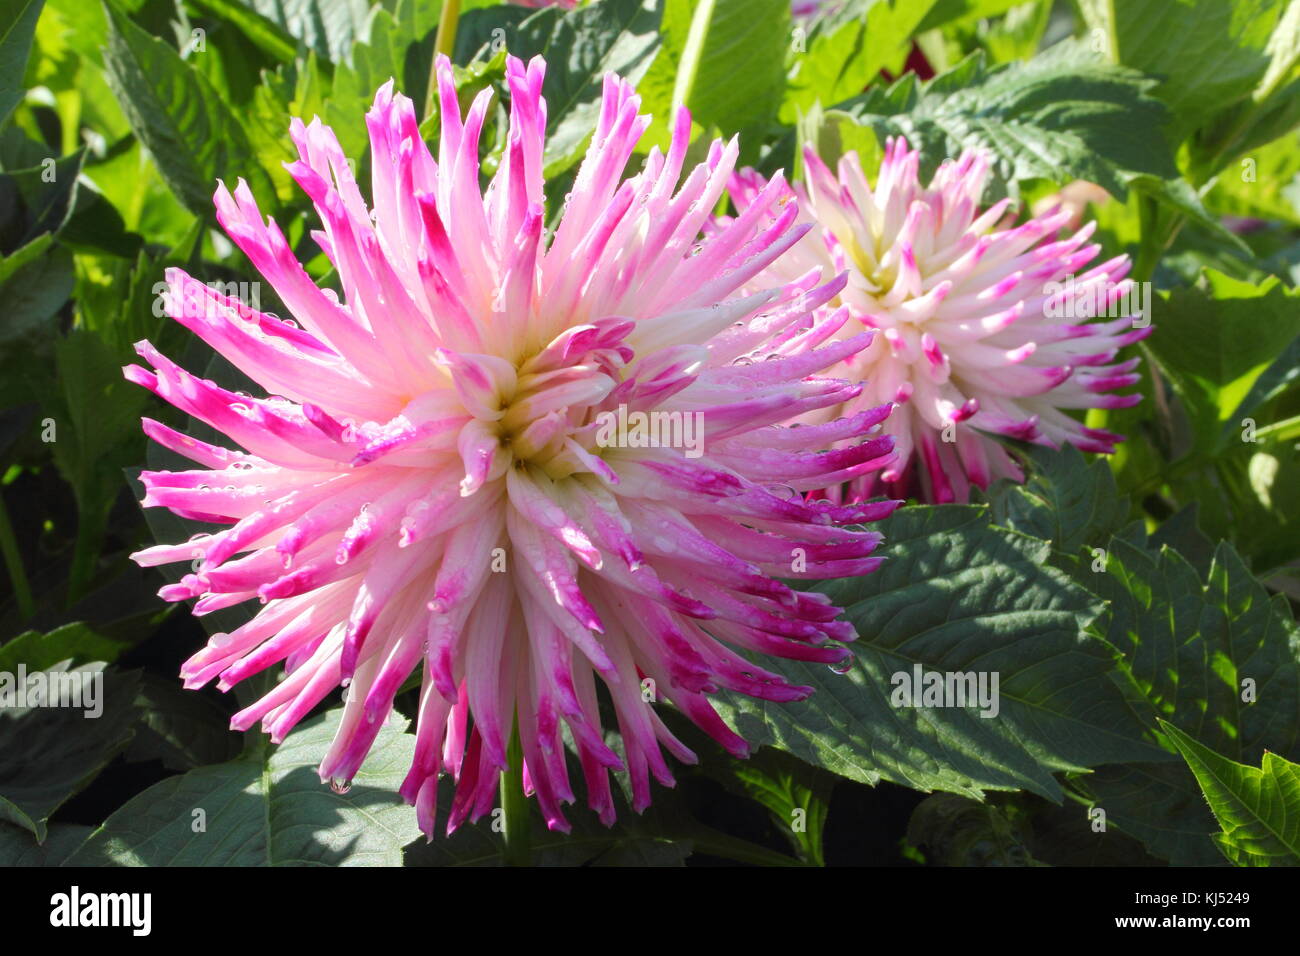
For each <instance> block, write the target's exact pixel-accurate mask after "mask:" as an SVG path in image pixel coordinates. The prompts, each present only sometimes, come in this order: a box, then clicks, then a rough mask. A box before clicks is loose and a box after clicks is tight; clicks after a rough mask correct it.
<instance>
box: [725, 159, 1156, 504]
mask: <svg viewBox="0 0 1300 956" xmlns="http://www.w3.org/2000/svg"><path fill="white" fill-rule="evenodd" d="M804 159H805V164H806V169H807V184H806V185H804V184H800V185H797V186H795V187H794V190H793V191H794V193H795V194H796V195H797V196H798V198H799V206H800V216H801V218H802V219H803V220H804V221H805V222H806V223H809V224H816V225H817V226H818V227H819V228H818V229H817V230H816V231H813V232H810V233H809V234H808V235H807V236H806V237H805V238H804V239H803V240H801V241H800V242H799V243H798V244H796V245H795V247H794V248H793V249H791V251H790V252H789V253H787V254H786V255H784V256H782V257H781V258H780V259H779V260H777V261H776V262H775V263H774V264H773V265H772V266H771V267H770V268H769V269H768V270H767V271H766V272H765V273H764V274H763V275H762V276H761V277H760V279H759V285H762V284H765V283H766V284H775V283H779V282H783V281H788V280H789V279H790V278H791V277H793V276H795V275H798V274H802V273H806V272H807V271H808V270H809V269H816V268H819V269H821V270H822V273H823V275H826V276H830V275H833V274H835V273H838V272H841V271H842V270H848V273H849V280H848V285H847V287H846V288H845V289H844V291H843V292H841V293H840V295H839V297H838V298H836V299H833V300H831V301H830V302H828V303H826V305H825V306H823V307H822V308H823V309H824V310H827V311H829V310H832V309H835V308H837V307H840V306H847V307H848V308H849V310H850V313H851V316H852V319H851V320H850V321H849V322H848V323H846V324H845V326H844V329H843V330H842V332H841V333H840V334H841V335H852V334H855V333H856V332H859V331H861V330H863V329H875V330H878V331H879V332H880V335H879V336H878V337H877V338H876V339H875V340H873V341H872V343H871V344H870V345H869V346H868V347H867V348H865V349H863V350H862V351H860V352H856V353H854V354H853V355H851V356H850V357H849V358H847V359H846V360H845V362H844V364H843V365H842V366H841V367H839V368H838V369H835V370H833V373H834V374H837V375H841V376H844V377H846V378H849V379H851V380H852V381H856V382H862V383H863V386H864V387H863V390H862V393H861V394H860V395H858V396H856V397H854V398H853V399H851V400H849V401H847V402H845V403H844V404H843V405H841V406H839V407H837V408H833V409H831V408H828V409H821V410H818V411H817V412H814V413H809V414H808V415H806V416H805V420H806V421H809V422H819V421H822V420H825V419H826V418H827V417H832V418H833V417H834V416H836V415H843V414H852V413H853V412H854V411H856V410H857V409H859V408H866V407H871V406H873V405H876V404H879V403H881V402H896V403H898V408H897V409H896V410H895V411H894V413H893V414H892V415H891V416H890V417H889V421H888V423H887V424H886V425H885V428H886V430H887V431H888V432H889V433H891V434H893V435H894V437H895V438H896V439H897V444H896V448H897V455H898V457H897V460H896V461H895V463H894V464H893V465H891V466H890V467H889V468H888V469H885V470H883V471H881V472H879V473H878V474H864V475H861V476H858V477H857V478H855V479H854V480H852V481H850V482H848V483H847V484H846V485H845V486H844V487H843V488H827V489H826V490H825V493H826V494H827V495H829V496H830V497H832V498H834V499H835V500H850V501H855V500H862V499H864V498H867V497H869V496H871V495H873V494H879V493H881V492H882V491H883V492H885V493H888V494H890V495H893V496H903V497H906V496H908V495H912V496H916V497H919V498H921V499H923V500H929V501H939V502H944V501H965V500H967V499H968V498H969V494H970V489H971V486H972V485H975V486H978V487H980V488H984V487H986V486H987V485H988V484H989V482H990V481H992V480H994V479H996V478H1001V477H1006V478H1012V479H1015V480H1017V481H1019V480H1023V475H1022V474H1021V473H1020V470H1019V468H1018V467H1017V466H1016V464H1015V462H1014V461H1013V460H1012V459H1011V457H1010V456H1009V455H1008V454H1007V452H1006V451H1005V449H1004V448H1003V447H1002V446H1001V445H999V444H998V442H997V441H996V440H994V439H993V438H991V437H989V436H990V434H1000V435H1008V436H1011V437H1014V438H1018V439H1021V440H1024V441H1029V442H1035V443H1037V444H1042V445H1049V446H1053V447H1059V446H1060V445H1061V444H1062V443H1064V442H1069V443H1071V444H1074V445H1077V446H1078V447H1079V448H1081V449H1083V450H1085V451H1094V452H1105V453H1109V452H1112V451H1114V448H1115V443H1116V442H1119V441H1122V440H1123V438H1122V436H1120V435H1116V434H1114V433H1113V432H1109V431H1104V430H1101V429H1094V428H1087V427H1085V426H1084V425H1083V424H1082V423H1080V422H1079V421H1078V420H1076V419H1075V418H1072V417H1071V416H1069V415H1067V414H1065V412H1064V411H1063V409H1079V408H1122V407H1126V406H1130V405H1133V404H1136V403H1137V402H1138V401H1139V400H1140V399H1141V396H1140V395H1136V394H1127V395H1115V394H1109V393H1111V392H1112V391H1113V390H1115V389H1119V388H1126V387H1128V386H1130V385H1133V384H1134V383H1136V382H1137V381H1138V379H1139V377H1140V376H1139V375H1137V374H1136V373H1135V372H1134V369H1135V368H1136V367H1137V364H1138V359H1136V358H1133V359H1129V360H1126V361H1116V357H1117V354H1118V352H1119V350H1120V349H1121V348H1122V347H1123V346H1125V345H1128V344H1130V343H1133V342H1136V341H1137V340H1138V339H1141V338H1143V337H1144V336H1146V335H1147V334H1148V333H1149V332H1150V331H1151V330H1150V328H1149V327H1140V328H1139V327H1136V326H1137V325H1139V324H1142V325H1145V323H1135V322H1134V321H1133V319H1132V318H1131V317H1130V316H1131V315H1132V311H1131V303H1132V300H1133V299H1134V297H1135V292H1136V287H1135V286H1134V283H1133V282H1132V281H1131V280H1127V279H1125V278H1124V277H1125V275H1126V274H1127V273H1128V270H1129V260H1128V258H1127V257H1126V256H1117V257H1116V258H1114V259H1110V260H1108V261H1106V262H1103V263H1101V264H1100V265H1096V266H1093V267H1092V268H1091V269H1088V270H1087V271H1086V272H1085V271H1082V270H1084V269H1085V268H1086V267H1087V264H1088V263H1089V262H1091V261H1092V260H1093V259H1094V258H1095V257H1096V256H1097V253H1098V252H1099V251H1100V249H1101V247H1100V246H1099V245H1096V244H1091V245H1086V244H1085V243H1087V241H1088V238H1089V237H1090V236H1091V235H1092V232H1093V229H1094V228H1095V223H1089V224H1087V225H1086V226H1084V227H1083V228H1082V229H1079V230H1078V231H1076V232H1074V234H1073V235H1070V236H1067V237H1065V238H1057V232H1058V230H1060V229H1061V228H1062V227H1063V226H1065V225H1066V224H1067V223H1069V222H1070V220H1071V216H1072V215H1073V214H1072V213H1071V211H1070V210H1069V209H1064V208H1057V209H1055V210H1052V211H1049V212H1047V213H1045V214H1043V215H1040V216H1036V217H1034V218H1031V219H1029V220H1028V221H1026V222H1025V223H1023V224H1021V225H1018V226H1014V227H1010V226H1008V227H1005V228H1004V226H1003V219H1004V217H1005V216H1006V214H1007V207H1008V205H1009V203H1010V200H1007V199H1004V200H1002V201H1000V202H997V203H995V204H994V205H993V206H991V207H990V208H988V209H986V210H983V211H982V212H981V211H980V209H979V199H980V195H981V193H982V192H983V189H984V182H985V179H986V177H987V175H988V171H989V158H988V157H987V155H985V154H984V153H982V152H979V151H967V152H965V153H963V154H962V156H961V157H960V158H959V159H957V160H956V161H953V160H946V161H944V163H943V164H942V165H940V167H939V169H938V170H937V171H936V173H935V175H934V178H933V179H932V180H931V182H930V185H929V186H928V187H925V186H922V185H921V183H920V180H919V161H920V159H919V155H918V153H917V152H916V151H914V150H911V149H909V148H908V145H907V143H906V141H904V140H903V139H901V138H899V139H891V140H889V142H888V143H887V145H886V148H885V155H884V160H883V162H882V163H881V166H880V174H879V176H878V177H877V179H876V185H875V188H874V189H872V188H871V187H870V186H869V185H868V184H867V180H866V177H865V176H864V175H863V172H862V167H861V164H860V162H859V159H858V156H857V154H856V153H854V152H849V153H846V154H845V155H844V156H843V157H842V158H841V160H840V161H839V168H838V178H837V177H836V175H835V174H833V173H832V172H831V171H830V170H829V169H828V168H827V166H826V164H825V163H823V162H822V161H821V159H820V158H819V157H818V156H817V154H816V153H815V152H814V151H813V150H812V149H811V148H805V150H804ZM770 188H771V184H770V183H767V182H766V181H765V180H764V179H763V177H762V176H760V175H759V174H757V173H755V172H754V171H752V170H744V171H741V172H739V173H737V174H736V176H735V177H733V180H732V182H731V184H730V193H731V197H732V201H733V203H734V205H735V206H736V208H737V209H738V210H742V213H741V214H742V215H744V214H745V213H744V212H743V211H745V210H747V209H748V208H749V207H750V206H751V205H752V203H754V202H755V201H756V200H757V197H759V196H760V195H765V190H767V189H770ZM726 221H727V220H725V219H724V220H722V222H723V223H725V222H726ZM1107 314H1109V315H1111V316H1113V317H1112V318H1111V319H1109V320H1104V321H1090V319H1092V318H1094V317H1097V316H1101V315H1107Z"/></svg>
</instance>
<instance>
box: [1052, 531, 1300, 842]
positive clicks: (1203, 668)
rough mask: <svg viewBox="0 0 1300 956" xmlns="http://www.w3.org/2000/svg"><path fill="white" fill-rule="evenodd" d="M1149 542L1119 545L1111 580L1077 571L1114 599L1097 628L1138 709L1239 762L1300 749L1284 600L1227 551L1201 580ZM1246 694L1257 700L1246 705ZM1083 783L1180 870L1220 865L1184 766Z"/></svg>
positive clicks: (1292, 639) (1109, 564) (1296, 637)
mask: <svg viewBox="0 0 1300 956" xmlns="http://www.w3.org/2000/svg"><path fill="white" fill-rule="evenodd" d="M1145 545H1146V542H1145V541H1143V540H1141V537H1140V536H1139V537H1138V538H1137V539H1136V540H1132V541H1129V540H1124V539H1123V538H1113V539H1112V540H1111V542H1110V546H1109V548H1108V552H1107V560H1106V571H1105V573H1090V572H1089V570H1087V569H1086V568H1084V567H1081V568H1080V569H1079V571H1078V573H1077V577H1078V579H1079V580H1082V581H1085V582H1086V583H1087V584H1088V585H1089V587H1090V588H1091V589H1092V590H1094V591H1095V592H1096V593H1097V594H1098V595H1099V596H1101V597H1102V598H1105V599H1106V601H1107V606H1108V612H1109V615H1108V617H1107V618H1105V619H1103V620H1101V621H1099V622H1098V623H1097V625H1096V627H1097V631H1098V633H1099V634H1104V635H1105V636H1106V639H1107V640H1108V641H1109V642H1110V643H1112V644H1113V645H1115V646H1116V647H1117V648H1118V649H1119V650H1120V651H1121V652H1122V653H1123V655H1124V664H1123V670H1124V674H1125V676H1126V678H1127V680H1128V682H1129V683H1130V684H1131V687H1132V691H1131V697H1132V699H1133V700H1134V702H1135V706H1137V707H1138V708H1139V710H1140V711H1142V712H1143V713H1145V714H1146V716H1147V719H1148V720H1149V721H1150V722H1151V726H1152V728H1153V729H1154V728H1155V726H1156V725H1155V719H1156V718H1157V717H1158V718H1162V719H1165V720H1169V721H1172V722H1174V723H1176V724H1178V725H1179V726H1180V727H1183V728H1185V729H1186V730H1188V731H1189V732H1191V733H1193V734H1195V735H1196V737H1197V738H1198V739H1200V740H1201V741H1203V742H1205V743H1206V744H1207V745H1208V746H1211V747H1214V748H1215V749H1217V750H1219V751H1220V752H1223V753H1226V754H1228V755H1229V756H1231V757H1233V758H1234V759H1250V760H1253V759H1257V758H1258V755H1259V754H1260V753H1261V752H1262V751H1263V749H1264V748H1266V747H1267V748H1269V749H1271V750H1274V751H1277V752H1280V753H1284V754H1291V753H1295V752H1296V751H1297V744H1298V734H1300V728H1297V726H1296V720H1295V715H1296V713H1297V712H1298V711H1300V663H1298V662H1300V632H1297V630H1296V627H1295V624H1294V622H1293V621H1292V620H1291V615H1290V612H1289V610H1288V609H1287V606H1286V603H1285V600H1284V599H1283V598H1280V597H1278V598H1274V599H1272V600H1270V598H1269V596H1268V593H1267V592H1266V591H1265V590H1264V588H1263V587H1262V586H1261V585H1260V584H1259V582H1258V581H1256V580H1255V579H1254V578H1253V577H1251V575H1250V573H1249V572H1248V571H1247V570H1246V568H1245V566H1244V565H1243V564H1242V562H1241V559H1240V558H1239V557H1238V556H1237V554H1236V552H1235V551H1233V549H1232V548H1231V547H1230V546H1228V545H1227V544H1224V543H1221V544H1220V545H1219V546H1218V548H1217V549H1216V551H1215V554H1214V558H1213V562H1212V564H1211V567H1210V570H1209V573H1208V575H1205V576H1202V575H1201V574H1199V573H1198V572H1197V571H1196V570H1195V569H1194V568H1193V567H1192V566H1191V565H1190V564H1188V563H1187V561H1185V560H1184V559H1183V558H1182V557H1181V556H1180V555H1178V554H1177V553H1175V552H1173V551H1171V550H1170V549H1169V548H1167V547H1166V548H1163V549H1162V550H1160V551H1159V552H1156V551H1153V550H1150V549H1148V548H1147V547H1146V546H1145ZM1246 679H1249V680H1250V682H1251V683H1250V684H1249V685H1247V684H1245V683H1243V682H1244V681H1245V680H1246ZM1247 687H1249V688H1250V692H1251V695H1252V697H1251V700H1243V696H1246V694H1245V691H1246V689H1247ZM1139 701H1145V704H1142V703H1139ZM1078 783H1079V786H1080V787H1081V789H1082V790H1083V791H1084V792H1086V793H1088V794H1089V795H1091V797H1092V798H1093V800H1094V801H1095V803H1096V805H1098V806H1100V807H1102V808H1103V809H1105V810H1106V813H1107V815H1108V818H1109V819H1110V820H1111V821H1113V822H1114V823H1115V824H1116V825H1117V826H1119V827H1120V828H1121V829H1124V830H1127V831H1128V832H1129V833H1131V834H1133V835H1134V836H1136V837H1138V838H1139V839H1141V840H1142V841H1143V842H1144V843H1146V844H1147V847H1148V848H1149V849H1150V850H1151V852H1152V853H1154V854H1156V855H1157V856H1160V857H1163V858H1165V859H1168V860H1169V861H1170V862H1172V863H1174V864H1176V865H1206V864H1209V863H1213V862H1215V860H1216V859H1217V857H1216V855H1215V854H1214V851H1213V849H1212V847H1211V846H1210V844H1209V841H1207V840H1205V838H1204V834H1205V833H1206V832H1208V831H1207V829H1206V826H1207V823H1208V817H1207V814H1206V812H1205V807H1204V805H1203V804H1202V803H1201V802H1200V801H1199V799H1197V798H1196V787H1195V783H1194V781H1193V780H1192V779H1191V777H1190V775H1188V774H1187V773H1186V772H1185V771H1184V770H1182V768H1176V769H1170V767H1169V766H1168V765H1167V764H1162V765H1157V764H1146V763H1136V764H1133V765H1131V766H1127V767H1116V768H1103V769H1102V770H1100V771H1099V772H1098V773H1096V774H1094V775H1092V776H1091V777H1089V778H1087V779H1084V780H1080V781H1079V782H1078Z"/></svg>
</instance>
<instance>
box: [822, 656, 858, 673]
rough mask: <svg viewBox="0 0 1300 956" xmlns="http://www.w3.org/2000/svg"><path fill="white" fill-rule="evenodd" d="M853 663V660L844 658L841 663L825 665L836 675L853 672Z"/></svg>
mask: <svg viewBox="0 0 1300 956" xmlns="http://www.w3.org/2000/svg"><path fill="white" fill-rule="evenodd" d="M853 663H854V660H853V658H852V657H846V658H844V660H842V661H836V662H835V663H834V664H827V665H826V666H827V667H829V668H830V669H831V670H833V671H834V672H835V673H837V674H847V673H848V672H849V671H851V670H853Z"/></svg>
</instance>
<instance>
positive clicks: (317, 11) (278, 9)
mask: <svg viewBox="0 0 1300 956" xmlns="http://www.w3.org/2000/svg"><path fill="white" fill-rule="evenodd" d="M243 2H244V3H245V4H246V5H247V6H249V7H250V8H252V9H253V10H255V11H256V12H257V13H259V14H261V15H262V16H263V17H265V18H266V19H267V20H269V21H271V22H272V23H274V24H275V25H276V26H278V27H280V28H281V29H282V30H284V31H285V32H286V33H288V34H289V35H290V36H292V37H294V38H295V39H297V40H299V41H301V42H302V43H303V45H304V46H306V47H307V48H308V49H309V50H311V51H312V52H314V53H315V54H316V55H317V56H319V57H323V58H324V59H326V60H328V61H329V62H331V63H344V62H347V61H348V58H349V54H350V53H351V50H352V46H353V44H354V43H356V42H357V41H359V40H365V39H366V37H367V35H368V31H369V27H370V16H371V13H372V11H373V10H374V9H375V7H374V6H373V5H372V4H371V3H370V0H243Z"/></svg>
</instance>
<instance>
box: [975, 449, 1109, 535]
mask: <svg viewBox="0 0 1300 956" xmlns="http://www.w3.org/2000/svg"><path fill="white" fill-rule="evenodd" d="M1017 451H1020V452H1021V453H1022V454H1023V455H1025V456H1026V457H1027V458H1028V459H1029V460H1030V462H1032V465H1033V469H1032V473H1031V475H1030V477H1029V480H1028V481H1027V482H1025V483H1024V484H1018V483H1015V482H1007V483H1005V484H1003V485H1002V486H1001V487H1000V488H995V489H993V490H992V492H991V499H992V505H993V517H994V521H996V522H997V523H998V524H1000V525H1003V526H1004V527H1007V528H1011V529H1012V530H1015V531H1020V532H1023V533H1024V534H1028V535H1033V536H1035V537H1038V538H1046V539H1048V540H1049V541H1051V542H1052V543H1053V545H1054V546H1055V548H1056V550H1058V551H1064V552H1066V553H1067V554H1077V553H1078V551H1079V549H1080V548H1081V547H1083V545H1085V544H1093V545H1095V546H1097V547H1100V546H1102V545H1104V544H1105V543H1106V541H1107V540H1108V539H1109V538H1110V536H1111V534H1113V533H1114V532H1116V531H1118V530H1119V529H1120V528H1121V527H1122V526H1123V525H1124V523H1125V519H1126V518H1127V516H1128V512H1129V507H1128V501H1127V500H1126V499H1124V498H1123V497H1121V496H1120V494H1119V492H1118V491H1117V490H1116V488H1115V476H1114V474H1113V473H1112V472H1111V470H1110V466H1109V465H1108V464H1107V463H1106V461H1105V460H1104V459H1102V458H1094V459H1093V460H1092V461H1088V460H1087V459H1085V458H1084V456H1083V452H1081V451H1079V450H1078V449H1077V448H1075V447H1074V446H1073V445H1066V446H1065V447H1064V448H1062V449H1060V450H1059V451H1058V450H1056V449H1052V448H1041V447H1039V446H1037V445H1027V446H1020V447H1019V448H1017Z"/></svg>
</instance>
